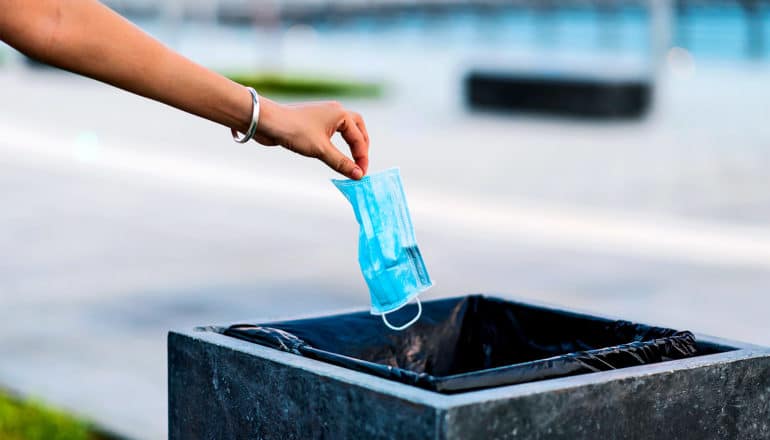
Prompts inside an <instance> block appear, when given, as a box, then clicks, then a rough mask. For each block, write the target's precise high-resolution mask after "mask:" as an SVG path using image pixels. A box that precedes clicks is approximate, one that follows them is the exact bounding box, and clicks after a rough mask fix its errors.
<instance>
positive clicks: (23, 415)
mask: <svg viewBox="0 0 770 440" xmlns="http://www.w3.org/2000/svg"><path fill="white" fill-rule="evenodd" d="M98 438H99V437H98V436H95V435H93V434H92V432H91V428H90V427H89V425H88V424H87V423H85V422H83V421H81V420H78V419H76V418H74V417H72V416H70V415H68V414H66V413H63V412H61V411H58V410H55V409H52V408H50V407H48V406H46V405H44V404H42V403H38V402H32V401H24V402H22V401H20V400H17V399H13V398H11V397H8V396H7V395H4V394H2V393H0V439H3V440H96V439H98Z"/></svg>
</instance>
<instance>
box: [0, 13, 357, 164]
mask: <svg viewBox="0 0 770 440" xmlns="http://www.w3.org/2000/svg"><path fill="white" fill-rule="evenodd" d="M0 8H2V10H3V12H2V13H0V40H3V41H5V42H6V43H8V44H10V45H11V46H13V47H15V48H16V49H17V50H19V51H21V52H23V53H25V54H27V55H28V56H30V57H33V58H36V59H38V60H40V61H43V62H45V63H49V64H51V65H54V66H57V67H61V68H63V69H66V70H70V71H72V72H75V73H79V74H82V75H85V76H88V77H91V78H94V79H97V80H99V81H103V82H105V83H108V84H111V85H114V86H116V87H120V88H122V89H125V90H128V91H130V92H133V93H136V94H138V95H141V96H145V97H147V98H150V99H154V100H156V101H160V102H163V103H165V104H168V105H170V106H173V107H176V108H178V109H180V110H184V111H186V112H189V113H192V114H195V115H198V116H201V117H204V118H206V119H209V120H211V121H214V122H217V123H219V124H222V125H224V126H226V127H231V128H235V129H237V130H238V131H240V132H242V133H243V132H245V131H246V130H247V128H248V125H249V122H250V118H251V105H252V102H251V95H250V94H249V92H248V91H247V90H246V89H245V88H244V87H243V86H241V85H239V84H237V83H235V82H233V81H231V80H229V79H227V78H225V77H223V76H221V75H219V74H217V73H215V72H212V71H210V70H208V69H206V68H204V67H202V66H200V65H198V64H195V63H194V62H192V61H190V60H188V59H187V58H185V57H183V56H181V55H179V54H177V53H175V52H174V51H172V50H170V49H168V48H167V47H165V46H164V45H162V44H161V43H159V42H158V41H156V40H154V39H153V38H152V37H150V36H149V35H147V34H146V33H144V32H143V31H141V30H140V29H139V28H137V27H136V26H134V25H133V24H131V23H130V22H129V21H127V20H125V19H124V18H123V17H121V16H120V15H118V14H116V13H115V12H113V11H112V10H110V9H109V8H107V7H106V6H104V5H102V4H100V3H99V2H97V1H95V0H0ZM260 104H261V105H260V117H259V125H258V127H257V135H256V136H255V139H256V140H257V141H258V142H260V143H263V144H265V145H276V144H278V145H283V146H284V147H286V148H288V149H290V150H292V151H294V152H296V153H299V154H302V155H304V156H310V157H315V158H318V159H321V160H322V161H324V162H325V163H326V164H327V165H329V166H330V167H331V168H333V169H334V170H336V171H338V172H340V173H341V174H343V175H345V176H347V177H350V178H354V179H359V178H361V177H362V176H363V175H364V174H366V169H367V166H368V155H369V154H368V150H369V136H368V134H367V132H366V127H365V125H364V121H363V119H362V118H361V116H360V115H358V114H357V113H353V112H350V111H348V110H346V109H345V108H343V107H342V106H341V105H339V104H338V103H335V102H320V103H309V104H297V105H281V104H278V103H276V102H273V101H270V100H269V99H267V98H264V97H261V98H260ZM337 131H339V132H340V133H341V134H342V136H343V138H344V139H345V141H346V142H347V143H348V144H349V146H350V150H351V152H352V155H353V158H354V160H355V163H354V162H353V161H351V160H350V159H349V158H348V157H347V156H345V155H344V154H342V153H341V152H340V151H339V150H337V149H336V148H335V147H334V145H333V144H332V143H331V141H330V138H331V137H332V135H334V133H335V132H337ZM223 135H226V133H223Z"/></svg>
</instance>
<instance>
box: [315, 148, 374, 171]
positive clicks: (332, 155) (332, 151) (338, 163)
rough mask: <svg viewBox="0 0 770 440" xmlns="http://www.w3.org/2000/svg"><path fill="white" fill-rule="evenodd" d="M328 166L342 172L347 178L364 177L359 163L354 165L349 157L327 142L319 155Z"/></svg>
mask: <svg viewBox="0 0 770 440" xmlns="http://www.w3.org/2000/svg"><path fill="white" fill-rule="evenodd" d="M319 159H321V160H322V161H323V162H324V163H325V164H326V165H328V166H329V168H331V169H333V170H334V171H336V172H338V173H340V174H342V175H343V176H345V177H347V178H348V179H353V180H358V179H360V178H362V177H364V171H363V169H362V168H360V166H359V165H356V163H354V162H353V161H352V160H350V158H349V157H347V156H345V155H344V154H342V152H340V150H338V149H337V148H335V147H334V145H333V144H332V143H331V142H329V144H328V145H327V146H326V148H325V149H324V152H323V153H322V154H321V156H320V157H319Z"/></svg>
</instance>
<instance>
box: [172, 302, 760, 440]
mask: <svg viewBox="0 0 770 440" xmlns="http://www.w3.org/2000/svg"><path fill="white" fill-rule="evenodd" d="M406 313H409V312H408V311H407V312H406ZM169 436H170V438H172V439H188V438H217V439H219V438H233V439H235V438H259V439H272V438H275V439H292V438H297V439H305V438H330V439H345V438H351V439H358V438H383V439H390V438H393V439H412V438H414V439H427V438H430V439H475V438H479V439H492V438H564V439H567V438H569V439H575V438H597V437H599V436H605V437H608V438H693V439H695V438H697V439H702V438H713V437H717V438H765V437H768V436H770V350H768V349H766V348H761V347H755V346H750V345H746V344H742V343H734V342H726V341H721V340H717V339H714V338H709V337H704V336H698V337H697V338H696V337H695V336H693V334H692V333H690V332H679V331H675V330H671V329H664V328H659V327H652V326H647V325H643V324H635V323H630V322H627V321H618V320H612V319H606V318H601V317H596V316H589V315H585V314H579V313H574V312H570V311H566V310H558V309H553V308H548V307H543V306H537V305H531V304H524V303H520V302H512V301H505V300H501V299H497V298H490V297H485V296H481V295H472V296H467V297H461V298H451V299H444V300H437V301H430V302H425V303H423V318H422V319H421V320H420V321H419V322H418V323H417V324H415V325H414V326H413V327H411V328H409V329H408V330H406V331H404V332H394V331H391V330H389V329H387V328H385V327H384V326H383V325H382V324H381V322H380V321H379V320H378V319H377V317H376V316H372V315H370V314H368V313H367V312H362V313H349V314H343V315H334V316H327V317H319V318H314V319H302V320H294V321H282V322H275V323H268V324H260V325H255V324H237V325H231V326H225V327H206V328H201V329H198V330H197V331H186V332H171V333H170V334H169Z"/></svg>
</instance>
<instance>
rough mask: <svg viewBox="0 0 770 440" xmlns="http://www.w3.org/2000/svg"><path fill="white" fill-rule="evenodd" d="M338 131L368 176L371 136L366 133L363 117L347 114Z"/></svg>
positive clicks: (357, 163) (354, 158) (356, 114)
mask: <svg viewBox="0 0 770 440" xmlns="http://www.w3.org/2000/svg"><path fill="white" fill-rule="evenodd" d="M362 127H363V129H362ZM337 131H339V132H340V134H341V135H342V138H343V139H345V142H347V143H348V146H349V147H350V153H351V154H352V156H353V160H354V161H355V163H356V165H358V167H359V168H361V170H362V172H363V174H366V170H367V168H368V167H369V134H368V133H367V132H366V126H365V125H364V120H363V118H361V115H359V114H358V113H352V112H347V114H346V115H345V117H344V118H343V119H342V121H341V122H340V124H339V126H338V127H337Z"/></svg>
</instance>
